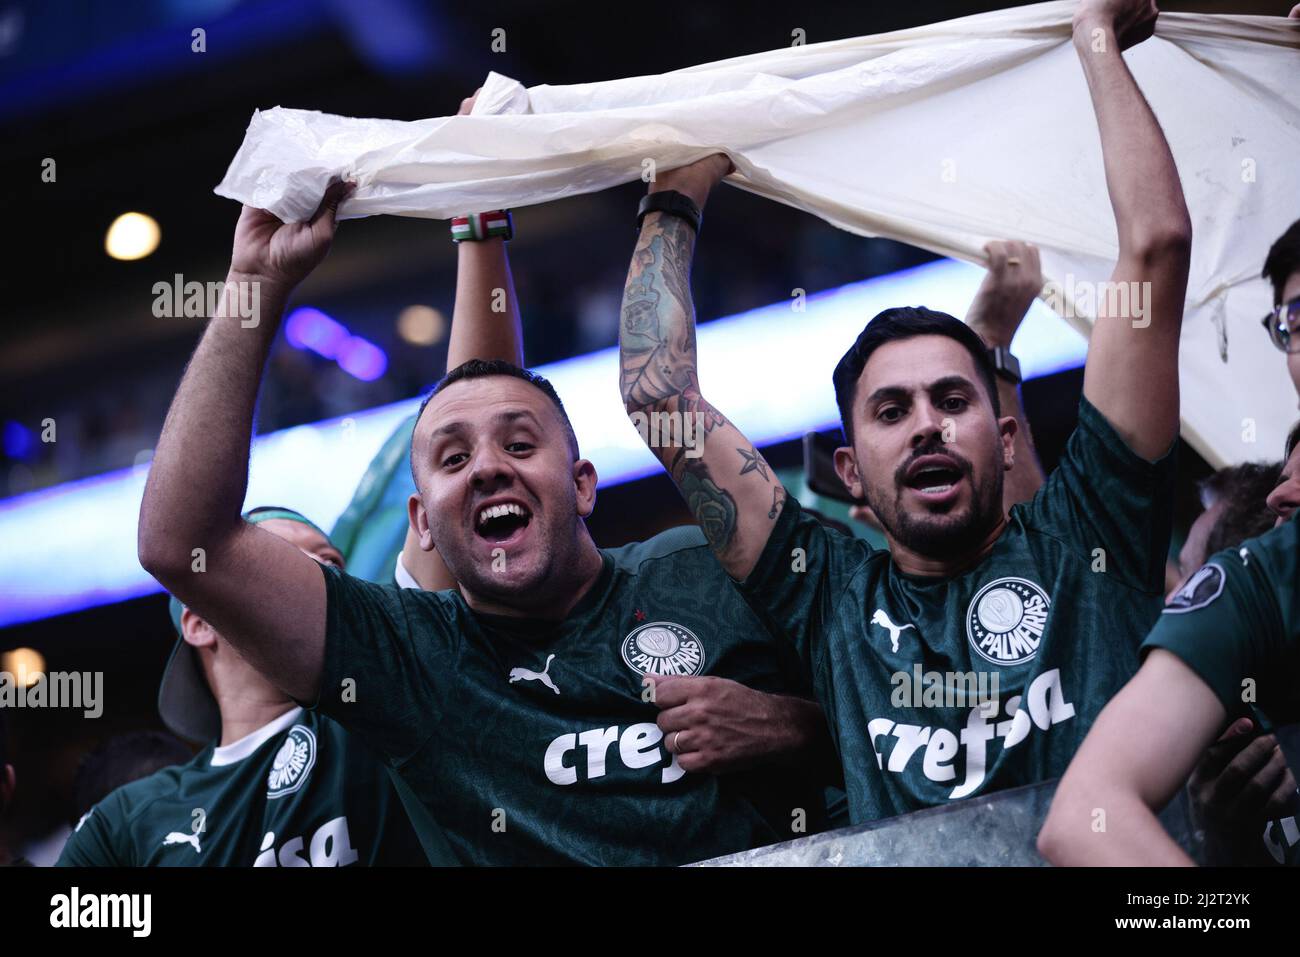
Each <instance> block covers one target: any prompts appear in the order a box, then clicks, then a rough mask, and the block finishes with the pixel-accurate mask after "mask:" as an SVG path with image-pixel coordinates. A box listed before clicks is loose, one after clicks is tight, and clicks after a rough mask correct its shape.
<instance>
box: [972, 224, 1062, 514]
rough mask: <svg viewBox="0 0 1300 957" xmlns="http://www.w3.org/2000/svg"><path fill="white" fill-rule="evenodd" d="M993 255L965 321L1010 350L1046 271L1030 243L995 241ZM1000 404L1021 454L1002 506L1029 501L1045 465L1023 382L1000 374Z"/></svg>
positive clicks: (990, 341)
mask: <svg viewBox="0 0 1300 957" xmlns="http://www.w3.org/2000/svg"><path fill="white" fill-rule="evenodd" d="M984 252H985V253H986V254H987V255H988V258H989V264H988V272H986V273H985V275H984V281H983V282H982V283H980V288H979V291H978V292H976V293H975V299H974V300H973V301H972V302H971V304H970V309H968V310H967V312H966V323H967V325H969V326H970V327H971V328H972V329H974V330H975V331H976V332H977V333H979V336H980V338H981V339H983V340H984V345H986V346H988V347H989V348H990V349H1007V350H1009V349H1010V348H1011V340H1012V339H1014V338H1015V337H1016V330H1018V329H1019V328H1020V323H1021V322H1022V321H1023V320H1024V318H1025V313H1027V312H1028V311H1029V307H1030V306H1032V305H1033V304H1034V299H1035V298H1037V296H1038V294H1039V293H1040V292H1042V291H1043V270H1042V266H1041V265H1040V264H1039V258H1038V248H1037V247H1036V246H1032V245H1030V244H1029V243H1024V242H1018V241H1011V242H991V243H989V244H987V245H986V246H985V247H984ZM998 403H999V404H1000V405H1001V407H1002V414H1003V415H1011V416H1015V419H1016V425H1017V426H1019V428H1017V429H1016V458H1015V465H1013V466H1012V468H1011V471H1010V472H1008V473H1007V477H1006V481H1005V482H1004V483H1003V486H1002V507H1003V508H1004V509H1007V510H1009V509H1010V508H1011V506H1012V505H1017V504H1019V503H1020V502H1027V501H1029V500H1030V499H1031V498H1033V497H1034V493H1035V492H1037V491H1038V489H1039V488H1040V487H1041V486H1042V484H1043V467H1042V466H1041V465H1039V464H1038V452H1037V451H1036V450H1035V449H1034V438H1033V436H1032V435H1031V434H1030V432H1029V420H1028V419H1027V418H1025V410H1024V407H1023V406H1022V405H1021V403H1020V386H1019V384H1017V383H1015V382H1012V381H1011V380H1010V379H1008V378H1006V377H1004V376H1003V375H1001V374H999V375H998Z"/></svg>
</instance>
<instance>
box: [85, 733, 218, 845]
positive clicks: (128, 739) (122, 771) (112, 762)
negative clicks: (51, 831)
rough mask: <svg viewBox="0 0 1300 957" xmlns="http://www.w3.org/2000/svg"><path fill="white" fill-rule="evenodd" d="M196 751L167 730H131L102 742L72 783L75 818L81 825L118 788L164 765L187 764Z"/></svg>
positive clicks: (89, 756) (88, 755)
mask: <svg viewBox="0 0 1300 957" xmlns="http://www.w3.org/2000/svg"><path fill="white" fill-rule="evenodd" d="M192 757H194V750H193V749H192V748H190V747H189V746H188V745H186V744H185V742H183V741H181V740H180V738H177V737H175V736H174V735H170V734H168V733H166V732H165V731H132V732H130V733H128V734H119V735H117V736H115V737H112V738H109V739H108V740H107V741H105V742H103V743H101V744H100V745H99V746H98V747H97V748H95V749H94V750H93V751H91V752H90V753H89V754H87V755H86V756H85V757H84V758H83V759H82V761H81V764H80V766H79V767H78V768H77V774H76V777H75V778H73V782H72V808H73V810H72V820H71V821H69V822H68V823H69V824H71V825H72V826H73V827H74V828H76V827H78V826H79V825H80V824H81V822H82V820H84V819H85V817H86V815H87V814H89V813H90V809H91V808H92V807H94V806H95V805H96V804H98V803H99V802H100V801H102V800H104V798H106V797H108V795H109V794H111V793H112V792H114V791H116V790H117V789H118V788H120V787H122V786H124V785H127V784H130V783H131V782H132V781H138V780H140V779H141V778H146V777H148V776H149V775H151V774H154V773H156V772H158V771H161V770H162V769H163V768H167V767H171V766H172V765H174V764H184V763H185V762H186V761H188V760H189V759H190V758H192Z"/></svg>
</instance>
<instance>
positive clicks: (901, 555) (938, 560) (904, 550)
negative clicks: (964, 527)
mask: <svg viewBox="0 0 1300 957" xmlns="http://www.w3.org/2000/svg"><path fill="white" fill-rule="evenodd" d="M1006 527H1007V516H1006V513H1005V512H1004V513H1002V514H1001V515H999V516H998V521H997V524H996V525H994V526H993V528H992V529H991V530H990V531H989V533H988V534H987V535H986V536H984V538H983V540H982V541H980V543H979V544H978V545H976V546H975V547H974V548H973V549H969V550H966V551H963V552H957V553H951V552H950V553H948V554H946V555H943V556H937V555H926V554H923V553H921V552H918V551H915V550H913V549H911V548H908V547H907V546H906V545H904V544H903V543H902V542H900V541H899V540H898V539H896V538H894V536H893V535H890V534H889V533H886V534H885V538H886V540H887V541H888V542H889V554H890V557H891V558H892V559H893V561H894V564H895V565H897V566H898V569H899V571H901V572H903V573H904V574H906V575H918V576H921V577H924V578H952V577H954V576H956V575H960V574H961V573H962V572H964V571H968V570H969V569H971V568H974V567H975V566H976V565H978V564H979V563H980V562H982V561H983V560H984V559H985V558H986V557H987V556H988V554H989V552H991V551H992V550H993V545H994V544H995V543H996V542H997V540H998V538H999V537H1000V536H1001V535H1002V532H1003V530H1004V529H1005V528H1006Z"/></svg>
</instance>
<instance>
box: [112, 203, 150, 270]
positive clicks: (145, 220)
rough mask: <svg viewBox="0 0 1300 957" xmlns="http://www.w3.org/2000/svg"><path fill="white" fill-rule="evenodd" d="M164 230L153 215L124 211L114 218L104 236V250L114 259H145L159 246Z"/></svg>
mask: <svg viewBox="0 0 1300 957" xmlns="http://www.w3.org/2000/svg"><path fill="white" fill-rule="evenodd" d="M161 238H162V230H160V229H159V228H158V223H157V222H156V221H155V220H154V218H153V217H152V216H146V215H145V214H144V213H123V214H122V215H121V216H119V217H117V219H115V220H113V225H111V226H109V227H108V235H106V236H105V237H104V250H105V251H106V252H107V253H108V254H109V255H110V256H112V257H113V258H114V259H126V260H131V259H144V257H145V256H148V255H149V254H150V253H151V252H153V251H154V250H155V249H157V248H158V240H159V239H161Z"/></svg>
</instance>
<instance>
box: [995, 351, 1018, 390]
mask: <svg viewBox="0 0 1300 957" xmlns="http://www.w3.org/2000/svg"><path fill="white" fill-rule="evenodd" d="M989 358H990V359H992V360H993V371H994V372H996V373H997V375H998V376H999V377H1000V378H1003V379H1006V380H1007V381H1008V382H1010V383H1011V384H1012V385H1020V383H1021V382H1023V381H1024V379H1023V378H1022V377H1021V375H1020V360H1019V359H1017V358H1016V357H1015V356H1013V355H1012V354H1011V350H1010V349H1008V348H1007V347H1006V346H994V347H993V348H991V349H989Z"/></svg>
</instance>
